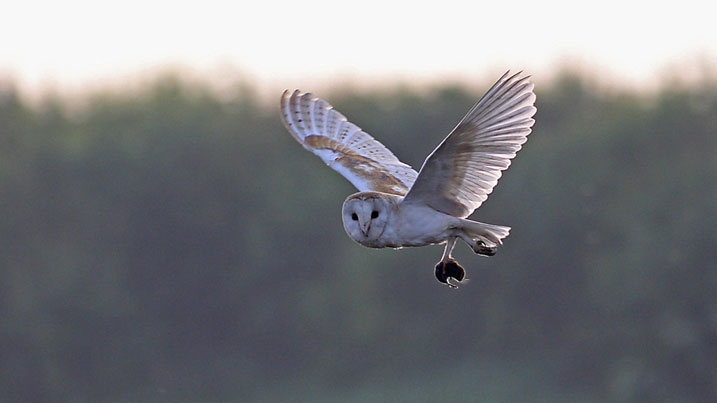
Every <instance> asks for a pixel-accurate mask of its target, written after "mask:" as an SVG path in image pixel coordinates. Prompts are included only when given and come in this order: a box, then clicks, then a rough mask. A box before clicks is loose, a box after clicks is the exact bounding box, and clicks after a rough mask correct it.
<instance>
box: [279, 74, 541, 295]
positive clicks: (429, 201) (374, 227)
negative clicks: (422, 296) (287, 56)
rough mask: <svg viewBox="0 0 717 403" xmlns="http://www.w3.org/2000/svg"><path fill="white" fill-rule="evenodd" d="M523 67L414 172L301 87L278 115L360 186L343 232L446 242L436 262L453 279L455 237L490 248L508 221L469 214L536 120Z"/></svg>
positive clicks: (396, 244)
mask: <svg viewBox="0 0 717 403" xmlns="http://www.w3.org/2000/svg"><path fill="white" fill-rule="evenodd" d="M534 103H535V94H534V93H533V83H531V82H530V77H529V76H522V74H521V73H518V74H515V75H510V74H509V72H506V73H505V74H504V75H503V76H502V77H501V78H500V79H499V80H498V81H497V82H496V83H495V84H494V85H493V87H491V88H490V89H489V90H488V92H487V93H486V94H485V95H484V96H483V98H481V99H480V101H478V103H476V104H475V105H474V106H473V108H471V110H470V111H468V114H467V115H466V116H465V117H464V118H463V119H462V120H461V121H460V122H459V123H458V125H457V126H456V127H455V128H454V129H453V131H452V132H451V133H450V134H449V135H448V136H447V137H446V138H445V139H443V141H442V142H441V143H440V144H439V145H438V147H436V149H435V150H433V152H431V154H430V155H429V156H428V157H427V158H426V160H425V161H424V163H423V166H422V167H421V170H420V171H419V172H418V173H417V172H416V171H415V170H413V168H411V167H410V166H409V165H407V164H404V163H403V162H401V161H399V160H398V158H396V156H395V155H393V153H392V152H391V151H390V150H389V149H388V148H386V147H385V146H384V145H383V144H381V143H380V142H378V141H377V140H376V139H374V138H373V137H371V136H370V135H369V134H368V133H366V132H364V131H362V130H361V128H359V127H358V126H356V125H355V124H353V123H351V122H349V121H348V120H346V118H345V117H344V116H343V115H342V114H341V113H339V112H338V111H336V110H335V109H333V107H332V106H331V105H329V104H328V103H327V102H326V101H323V100H321V99H318V98H316V97H314V96H313V95H312V94H310V93H301V92H299V90H296V91H294V92H289V91H288V90H287V91H285V92H284V94H283V95H282V97H281V117H282V120H283V121H284V124H285V125H286V128H287V129H289V132H290V133H291V135H292V136H294V138H295V139H296V140H297V141H298V142H299V143H300V144H301V145H302V146H304V148H306V149H307V150H309V151H311V152H312V153H314V154H316V155H318V156H319V157H320V158H321V159H322V160H323V161H324V162H325V163H326V164H327V165H328V166H330V167H331V168H333V169H334V170H335V171H337V172H338V173H340V174H341V175H343V176H344V177H345V178H346V179H348V181H349V182H351V183H352V184H353V185H354V186H356V188H357V189H358V190H359V192H358V193H354V194H352V195H350V196H349V197H348V198H347V199H346V201H344V204H343V208H342V211H341V217H342V219H343V223H344V229H345V230H346V233H347V234H348V235H349V237H351V239H353V240H354V241H356V242H358V243H359V244H361V245H363V246H367V247H369V248H386V247H388V248H401V247H404V246H425V245H434V244H441V243H445V244H446V246H445V249H444V251H443V256H442V257H441V260H440V261H439V262H438V264H437V265H436V267H435V274H436V278H437V279H438V281H440V282H441V283H444V284H446V285H448V286H450V287H452V288H457V286H456V285H455V284H453V283H451V281H450V279H451V278H452V279H455V281H457V282H461V281H462V280H463V279H464V278H465V270H464V269H463V267H461V266H460V265H459V264H458V262H456V260H455V259H454V258H453V257H452V256H451V252H452V250H453V247H454V246H455V244H456V240H457V239H459V238H460V239H462V240H463V241H464V242H465V243H467V244H468V245H469V246H470V247H471V249H473V251H474V252H475V253H477V254H479V255H484V256H493V255H494V254H495V253H496V251H497V249H498V245H501V244H502V241H501V240H502V239H503V238H505V237H507V236H508V233H509V231H510V228H509V227H503V226H498V225H492V224H485V223H482V222H477V221H472V220H469V219H467V218H466V217H468V216H469V215H471V214H472V213H473V211H475V210H476V209H477V208H478V207H480V205H481V204H482V203H483V201H485V200H486V199H487V198H488V195H489V194H490V193H491V192H492V191H493V187H495V185H496V184H497V183H498V179H499V178H500V176H501V174H502V171H503V170H505V169H507V168H508V166H510V160H511V159H512V158H513V157H515V154H516V153H517V152H518V150H520V148H521V146H522V144H523V143H525V142H526V140H527V137H528V135H529V134H530V131H531V127H532V126H533V123H534V122H535V121H534V120H533V118H532V117H533V115H534V114H535V112H536V108H535V106H534Z"/></svg>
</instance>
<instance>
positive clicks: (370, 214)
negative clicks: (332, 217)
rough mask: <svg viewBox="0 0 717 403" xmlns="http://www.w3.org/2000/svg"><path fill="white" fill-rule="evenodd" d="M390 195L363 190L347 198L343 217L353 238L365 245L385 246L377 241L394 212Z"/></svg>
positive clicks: (346, 227) (345, 226)
mask: <svg viewBox="0 0 717 403" xmlns="http://www.w3.org/2000/svg"><path fill="white" fill-rule="evenodd" d="M390 196H391V195H387V194H384V193H380V192H361V193H355V194H352V195H351V196H349V197H348V198H347V199H346V201H345V202H344V206H343V208H342V211H341V218H342V219H343V222H344V229H345V230H346V233H347V234H348V235H349V236H350V237H351V239H353V240H354V241H356V242H358V243H360V244H361V245H364V246H369V247H381V246H384V245H378V244H377V241H378V240H379V239H380V237H381V235H382V234H383V231H384V230H385V229H386V223H387V222H388V219H389V216H390V215H391V214H392V212H393V209H392V207H391V200H389V199H390Z"/></svg>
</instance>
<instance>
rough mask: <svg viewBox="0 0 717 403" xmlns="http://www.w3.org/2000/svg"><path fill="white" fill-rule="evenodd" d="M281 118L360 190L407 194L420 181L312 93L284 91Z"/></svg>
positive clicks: (373, 140)
mask: <svg viewBox="0 0 717 403" xmlns="http://www.w3.org/2000/svg"><path fill="white" fill-rule="evenodd" d="M281 117H282V120H283V121H284V125H286V128H287V129H289V132H290V133H291V135H292V136H294V138H295V139H296V140H297V141H298V142H299V143H301V145H302V146H304V148H306V149H307V150H309V151H311V152H312V153H314V154H316V155H318V156H319V157H320V158H321V159H322V160H323V161H324V162H325V163H326V164H327V165H328V166H330V167H331V168H332V169H333V170H335V171H336V172H338V173H340V174H341V175H343V176H344V177H345V178H346V179H348V180H349V182H351V183H352V184H353V185H354V186H356V188H357V189H358V190H359V191H362V192H363V191H376V192H384V193H392V194H396V195H400V196H403V195H405V194H406V192H407V191H408V189H410V187H411V186H412V185H413V182H414V181H415V180H416V176H417V175H418V174H417V173H416V171H415V170H413V168H411V167H410V166H408V165H406V164H404V163H403V162H401V161H399V160H398V158H396V156H395V155H393V153H392V152H391V150H389V149H388V148H386V146H384V145H383V144H381V143H379V142H378V141H376V139H374V138H373V137H371V136H370V135H369V134H367V133H366V132H364V131H362V130H361V128H360V127H358V126H356V125H355V124H353V123H351V122H349V121H347V120H346V118H345V117H344V116H343V115H342V114H340V113H339V112H337V111H336V110H334V108H333V107H332V106H331V105H329V104H328V103H327V102H326V101H323V100H321V99H319V98H316V97H315V96H313V95H312V94H310V93H306V94H302V93H300V92H299V90H296V91H294V92H293V93H289V91H288V90H287V91H284V94H283V95H282V96H281Z"/></svg>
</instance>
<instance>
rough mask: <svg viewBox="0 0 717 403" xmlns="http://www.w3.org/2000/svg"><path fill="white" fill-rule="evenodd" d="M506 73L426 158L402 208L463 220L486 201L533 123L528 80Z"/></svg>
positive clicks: (533, 110)
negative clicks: (429, 209)
mask: <svg viewBox="0 0 717 403" xmlns="http://www.w3.org/2000/svg"><path fill="white" fill-rule="evenodd" d="M508 74H509V72H506V73H505V74H504V75H503V76H502V77H501V78H500V79H499V80H498V81H497V82H496V83H495V84H494V85H493V87H491V89H490V90H488V92H487V93H486V94H485V95H484V96H483V98H481V99H480V101H478V103H476V104H475V106H473V108H472V109H471V110H470V111H469V112H468V114H467V115H466V116H465V117H464V118H463V120H461V122H460V123H458V126H456V128H455V129H453V131H452V132H451V134H449V135H448V137H446V138H445V139H444V140H443V142H442V143H441V144H440V145H439V146H438V147H437V148H436V149H435V150H433V152H432V153H431V154H430V155H429V156H428V158H426V161H425V162H424V163H423V167H421V170H420V172H419V174H418V178H416V182H415V183H414V185H413V187H412V188H411V190H410V191H409V192H408V194H406V197H405V199H404V202H405V203H423V204H426V205H429V206H431V207H432V208H434V209H436V210H438V211H441V212H443V213H446V214H450V215H453V216H456V217H467V216H469V215H470V214H471V213H472V212H473V211H474V210H475V209H477V208H478V207H480V205H481V204H482V203H483V202H484V201H485V200H486V199H487V198H488V195H489V194H490V193H491V192H492V191H493V187H495V185H496V184H497V183H498V179H499V178H500V176H501V174H502V171H503V170H505V169H507V168H508V166H510V160H511V158H513V157H515V154H516V153H517V152H518V150H520V148H521V145H522V144H523V143H525V142H526V141H527V137H528V135H529V134H530V131H531V127H532V126H533V123H534V122H535V121H534V120H533V119H532V116H533V115H534V114H535V112H536V109H535V106H533V104H534V103H535V94H534V93H533V83H531V82H530V80H529V78H530V77H529V76H527V77H520V75H521V73H518V74H515V75H512V76H508Z"/></svg>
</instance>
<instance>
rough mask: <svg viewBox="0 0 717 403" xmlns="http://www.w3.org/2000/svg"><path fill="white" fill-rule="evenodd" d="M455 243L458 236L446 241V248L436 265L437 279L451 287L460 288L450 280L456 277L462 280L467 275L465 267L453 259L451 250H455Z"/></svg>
mask: <svg viewBox="0 0 717 403" xmlns="http://www.w3.org/2000/svg"><path fill="white" fill-rule="evenodd" d="M455 245H456V238H449V239H448V241H447V242H446V248H445V249H444V250H443V257H442V258H441V261H440V262H438V264H437V265H436V279H437V280H438V281H439V282H441V283H443V284H445V285H447V286H449V287H451V288H458V286H457V285H455V284H451V283H450V282H449V281H448V280H450V279H451V278H454V279H456V280H457V281H458V282H460V281H462V280H463V279H464V278H465V276H466V271H465V269H463V267H461V265H459V264H458V262H456V259H453V257H452V256H451V252H452V251H453V247H454V246H455Z"/></svg>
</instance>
